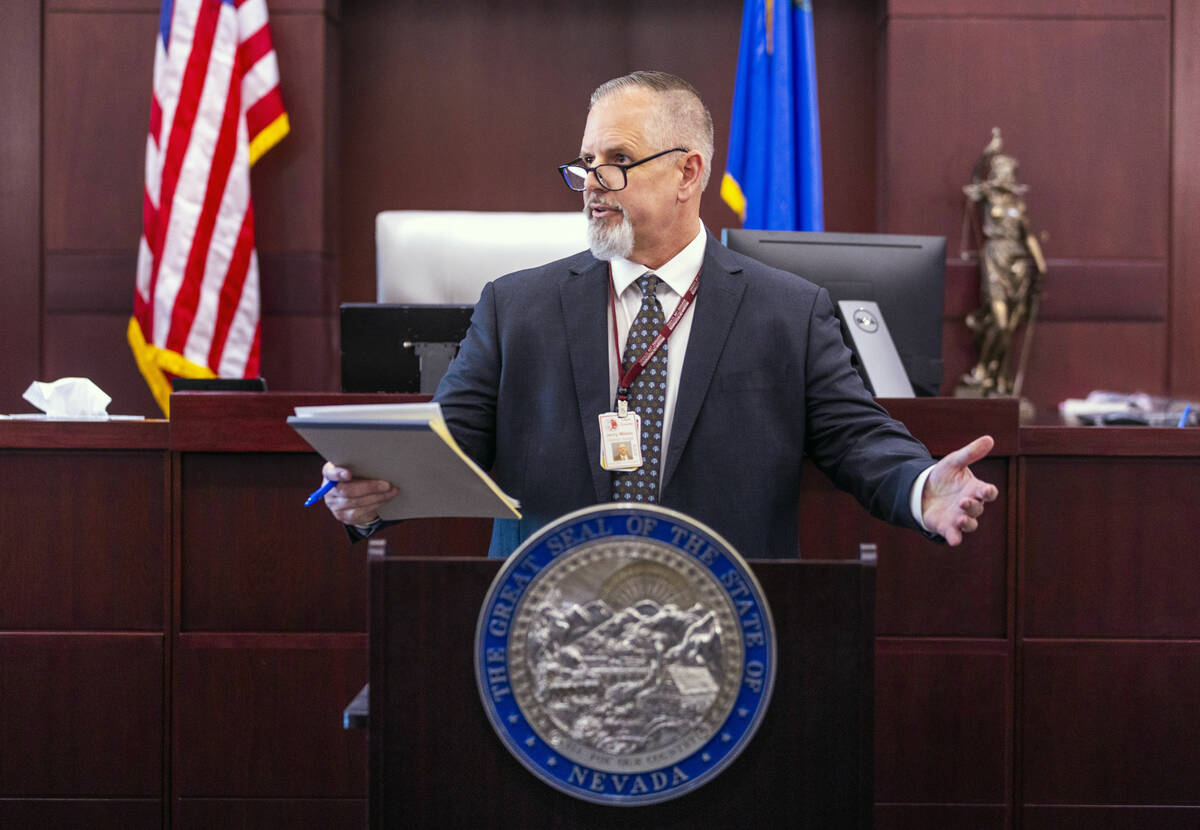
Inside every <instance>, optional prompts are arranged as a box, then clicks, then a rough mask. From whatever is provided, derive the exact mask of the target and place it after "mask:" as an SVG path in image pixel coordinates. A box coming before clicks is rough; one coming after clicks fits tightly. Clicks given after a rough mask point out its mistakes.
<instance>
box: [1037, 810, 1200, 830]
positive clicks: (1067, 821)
mask: <svg viewBox="0 0 1200 830" xmlns="http://www.w3.org/2000/svg"><path fill="white" fill-rule="evenodd" d="M1197 826H1200V808H1197V807H1129V806H1120V807H1040V806H1039V807H1029V806H1027V807H1025V809H1024V810H1022V811H1021V827H1023V828H1025V830H1194V829H1195V828H1196V827H1197Z"/></svg>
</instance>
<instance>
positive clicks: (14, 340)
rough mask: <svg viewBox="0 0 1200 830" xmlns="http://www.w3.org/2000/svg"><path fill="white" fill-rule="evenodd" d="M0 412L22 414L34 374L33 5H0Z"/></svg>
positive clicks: (36, 67)
mask: <svg viewBox="0 0 1200 830" xmlns="http://www.w3.org/2000/svg"><path fill="white" fill-rule="evenodd" d="M0 55H3V56H4V58H3V60H2V61H0V112H3V113H4V124H5V129H4V130H2V131H0V170H3V171H4V175H3V176H2V177H0V251H3V252H4V260H3V264H2V265H0V309H3V316H2V317H0V324H2V326H3V329H4V348H3V349H0V378H4V380H5V383H4V384H3V386H2V387H0V412H19V411H22V409H23V408H24V404H23V402H22V401H21V397H20V396H21V392H22V391H23V390H24V389H25V385H26V384H28V383H29V381H31V380H34V379H36V378H37V377H38V373H39V372H40V370H41V316H42V310H41V292H40V290H39V285H40V282H39V276H40V273H41V267H42V263H41V253H42V252H41V244H42V243H41V212H42V210H41V200H42V189H41V187H42V183H41V178H42V165H41V161H42V129H41V122H42V99H41V88H40V84H39V83H38V80H39V77H40V73H41V67H42V15H41V9H40V8H39V6H38V4H37V3H5V4H3V6H0Z"/></svg>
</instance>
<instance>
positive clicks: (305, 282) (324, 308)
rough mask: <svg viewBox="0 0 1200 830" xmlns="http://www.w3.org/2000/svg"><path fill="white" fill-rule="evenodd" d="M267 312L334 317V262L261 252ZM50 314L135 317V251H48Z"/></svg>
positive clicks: (306, 255) (318, 257)
mask: <svg viewBox="0 0 1200 830" xmlns="http://www.w3.org/2000/svg"><path fill="white" fill-rule="evenodd" d="M258 260H259V277H260V280H259V288H260V291H261V292H262V314H263V316H264V317H265V316H268V315H281V314H282V315H289V314H319V315H324V314H333V313H334V312H335V311H336V309H337V300H336V297H335V296H334V294H335V291H336V289H337V282H336V274H335V270H336V268H335V265H334V262H333V259H332V258H331V257H329V256H326V255H324V254H320V253H309V252H301V253H263V252H261V251H260V252H259V255H258ZM44 267H45V277H44V284H45V311H46V314H47V315H50V314H120V315H122V316H126V315H130V314H132V313H133V283H134V275H135V274H136V272H137V252H136V251H47V252H46V254H45V263H44Z"/></svg>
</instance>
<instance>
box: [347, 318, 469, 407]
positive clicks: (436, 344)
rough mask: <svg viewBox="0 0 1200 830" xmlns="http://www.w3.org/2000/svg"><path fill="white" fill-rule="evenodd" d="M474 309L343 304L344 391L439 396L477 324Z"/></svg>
mask: <svg viewBox="0 0 1200 830" xmlns="http://www.w3.org/2000/svg"><path fill="white" fill-rule="evenodd" d="M473 310H474V306H470V305H416V304H406V303H342V306H341V351H342V391H343V392H424V393H426V394H433V391H434V390H435V389H436V388H437V384H438V381H440V380H441V379H442V375H443V374H445V372H446V367H447V366H448V365H449V363H450V359H451V358H453V357H454V355H455V354H457V352H458V344H459V343H461V342H462V339H463V337H465V336H466V333H467V328H468V327H469V326H470V324H471V312H472V311H473Z"/></svg>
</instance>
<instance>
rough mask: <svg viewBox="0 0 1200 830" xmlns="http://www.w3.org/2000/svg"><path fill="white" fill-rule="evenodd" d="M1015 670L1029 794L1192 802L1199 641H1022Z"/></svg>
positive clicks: (1198, 768) (1199, 735)
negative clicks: (1018, 671)
mask: <svg viewBox="0 0 1200 830" xmlns="http://www.w3.org/2000/svg"><path fill="white" fill-rule="evenodd" d="M1097 515H1099V511H1098V510H1097ZM1173 577H1174V578H1176V579H1178V578H1180V574H1174V575H1173ZM1191 581H1192V582H1193V584H1194V580H1191ZM1021 678H1022V679H1021V685H1022V694H1021V699H1022V712H1023V715H1022V727H1021V742H1022V750H1021V757H1022V763H1021V771H1020V775H1021V778H1022V787H1023V799H1022V800H1023V802H1024V803H1025V804H1031V805H1041V804H1080V805H1103V804H1111V805H1146V806H1151V805H1171V804H1179V805H1191V806H1195V804H1196V781H1197V780H1200V755H1197V753H1196V751H1195V748H1196V746H1197V745H1198V744H1200V710H1198V709H1197V708H1196V689H1198V688H1200V643H1197V642H1195V641H1192V642H1165V641H1157V642H1055V641H1051V642H1042V641H1032V642H1031V641H1026V643H1025V645H1024V656H1023V659H1022V665H1021Z"/></svg>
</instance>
